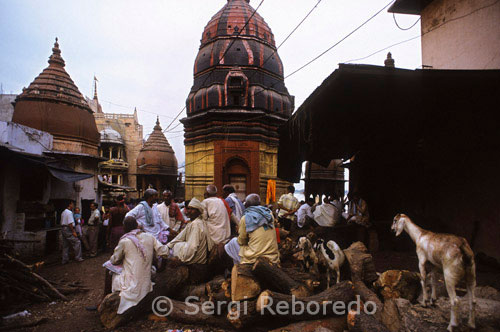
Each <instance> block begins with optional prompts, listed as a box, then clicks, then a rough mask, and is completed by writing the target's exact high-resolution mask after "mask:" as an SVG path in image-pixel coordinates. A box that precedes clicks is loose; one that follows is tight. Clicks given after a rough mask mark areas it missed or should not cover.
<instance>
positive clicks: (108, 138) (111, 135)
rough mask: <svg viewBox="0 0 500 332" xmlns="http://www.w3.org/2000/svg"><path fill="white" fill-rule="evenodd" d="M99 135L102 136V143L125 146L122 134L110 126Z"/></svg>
mask: <svg viewBox="0 0 500 332" xmlns="http://www.w3.org/2000/svg"><path fill="white" fill-rule="evenodd" d="M99 133H100V134H101V143H114V144H122V145H123V144H124V141H123V138H122V136H121V135H120V133H119V132H117V131H116V130H114V129H113V128H111V127H109V126H108V127H106V128H104V129H103V130H101V131H100V132H99Z"/></svg>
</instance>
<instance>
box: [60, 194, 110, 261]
mask: <svg viewBox="0 0 500 332" xmlns="http://www.w3.org/2000/svg"><path fill="white" fill-rule="evenodd" d="M73 210H74V211H73ZM90 210H91V213H90V218H89V220H88V221H87V222H85V221H84V220H83V219H82V216H81V214H80V209H79V208H75V204H74V202H73V201H70V202H69V204H68V206H67V207H66V209H65V210H64V211H63V212H62V213H61V235H62V240H63V242H62V247H63V250H62V264H66V263H68V261H69V248H70V247H72V248H73V251H74V253H75V260H76V261H77V262H81V261H83V258H82V244H83V246H84V248H85V249H86V250H87V251H88V252H89V255H90V257H95V256H96V255H97V246H98V236H99V226H100V224H101V214H100V212H99V210H98V209H97V204H96V203H94V202H93V203H91V204H90Z"/></svg>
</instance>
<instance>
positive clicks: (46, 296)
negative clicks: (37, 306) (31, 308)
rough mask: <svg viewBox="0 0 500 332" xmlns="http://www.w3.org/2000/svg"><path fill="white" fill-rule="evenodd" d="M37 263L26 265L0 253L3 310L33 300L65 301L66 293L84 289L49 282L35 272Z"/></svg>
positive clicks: (7, 310) (0, 299)
mask: <svg viewBox="0 0 500 332" xmlns="http://www.w3.org/2000/svg"><path fill="white" fill-rule="evenodd" d="M39 265H41V264H34V265H33V266H28V265H26V264H25V263H23V262H22V261H20V260H19V259H17V258H15V257H13V256H11V255H9V254H7V253H5V252H2V253H0V301H1V302H2V303H4V304H6V306H5V307H4V310H5V312H9V311H10V308H12V309H13V310H15V309H17V308H18V307H20V306H23V305H26V304H31V303H33V302H52V301H57V300H63V301H67V300H68V298H67V297H66V295H68V294H72V293H76V292H80V291H85V288H84V287H82V286H81V285H76V284H64V283H54V282H49V281H48V280H46V279H45V278H43V277H42V276H40V275H39V274H38V273H36V272H35V268H36V267H37V266H39ZM4 310H2V312H3V313H4Z"/></svg>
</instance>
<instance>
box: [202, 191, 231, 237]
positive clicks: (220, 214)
mask: <svg viewBox="0 0 500 332" xmlns="http://www.w3.org/2000/svg"><path fill="white" fill-rule="evenodd" d="M226 204H227V203H226V202H225V201H224V200H223V199H222V198H219V197H217V187H216V186H214V185H213V184H211V185H208V186H207V188H206V189H205V199H204V200H203V202H202V205H203V208H204V212H203V219H205V220H206V221H207V227H208V234H209V236H210V238H211V239H212V241H213V242H214V243H215V244H219V243H226V242H227V241H228V240H229V238H230V237H231V224H230V220H229V211H228V209H227V208H226ZM228 207H229V206H228Z"/></svg>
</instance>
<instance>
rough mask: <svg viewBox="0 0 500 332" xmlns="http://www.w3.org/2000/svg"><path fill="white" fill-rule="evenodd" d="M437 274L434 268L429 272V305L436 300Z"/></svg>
mask: <svg viewBox="0 0 500 332" xmlns="http://www.w3.org/2000/svg"><path fill="white" fill-rule="evenodd" d="M436 279H437V274H436V270H435V269H434V270H433V271H432V272H431V301H430V303H431V305H434V303H435V302H436V300H437V296H436V284H437V280H436Z"/></svg>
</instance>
